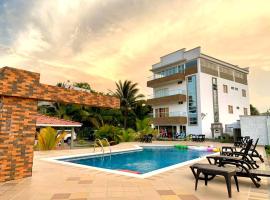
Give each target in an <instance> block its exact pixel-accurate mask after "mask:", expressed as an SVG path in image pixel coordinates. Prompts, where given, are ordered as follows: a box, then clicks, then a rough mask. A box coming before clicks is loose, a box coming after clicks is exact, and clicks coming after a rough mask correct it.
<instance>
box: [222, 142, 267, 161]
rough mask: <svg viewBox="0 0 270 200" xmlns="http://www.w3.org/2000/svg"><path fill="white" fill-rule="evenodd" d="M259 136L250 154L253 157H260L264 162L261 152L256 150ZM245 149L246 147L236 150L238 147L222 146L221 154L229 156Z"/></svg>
mask: <svg viewBox="0 0 270 200" xmlns="http://www.w3.org/2000/svg"><path fill="white" fill-rule="evenodd" d="M258 141H259V138H257V140H256V142H255V144H254V145H252V146H251V148H250V150H249V152H248V155H249V156H250V157H252V158H259V159H260V160H261V162H264V160H263V157H262V155H260V154H259V152H258V151H257V150H256V147H257V144H258ZM244 151H245V148H242V149H241V150H240V151H237V150H236V147H227V146H225V147H222V150H221V153H220V154H221V155H227V156H233V155H237V154H239V152H240V153H243V152H244Z"/></svg>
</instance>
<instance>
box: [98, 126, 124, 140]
mask: <svg viewBox="0 0 270 200" xmlns="http://www.w3.org/2000/svg"><path fill="white" fill-rule="evenodd" d="M121 135H122V134H121V129H120V128H118V127H115V126H112V125H104V126H102V127H100V128H99V129H98V130H97V131H96V132H95V137H96V138H97V139H100V140H101V139H103V138H107V140H108V141H109V142H111V141H114V142H115V143H119V142H120V141H121Z"/></svg>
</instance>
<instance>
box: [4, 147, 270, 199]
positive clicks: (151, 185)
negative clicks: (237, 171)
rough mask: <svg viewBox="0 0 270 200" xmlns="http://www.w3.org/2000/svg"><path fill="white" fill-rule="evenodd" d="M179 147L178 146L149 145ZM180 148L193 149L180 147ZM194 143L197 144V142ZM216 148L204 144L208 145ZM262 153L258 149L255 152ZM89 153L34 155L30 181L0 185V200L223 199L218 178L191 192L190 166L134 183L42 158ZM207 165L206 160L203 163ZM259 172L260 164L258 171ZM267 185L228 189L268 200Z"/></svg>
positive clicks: (240, 195)
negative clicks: (238, 190)
mask: <svg viewBox="0 0 270 200" xmlns="http://www.w3.org/2000/svg"><path fill="white" fill-rule="evenodd" d="M154 143H159V144H160V143H161V144H176V143H177V144H179V142H154ZM181 143H182V144H183V143H185V144H194V143H192V142H188V143H187V142H181ZM134 144H138V143H122V144H119V145H116V146H114V147H113V150H118V149H125V148H131V147H133V145H134ZM196 144H197V143H196ZM210 144H214V145H215V146H220V145H221V144H220V143H209V142H205V143H203V145H205V146H207V145H210ZM260 150H261V151H262V148H261V149H260ZM92 151H93V149H76V150H58V151H48V152H35V158H34V167H33V176H32V177H31V178H26V179H22V180H16V181H10V182H6V183H1V184H0V199H1V200H60V199H61V200H88V199H89V200H91V199H96V200H105V199H108V200H110V199H112V200H135V199H136V200H144V199H145V200H160V199H161V200H217V199H228V196H227V191H226V186H225V181H224V178H222V177H217V178H215V179H214V180H212V181H210V182H209V184H208V186H204V183H203V182H200V183H199V186H198V190H197V191H196V192H195V191H194V178H193V175H192V173H191V171H190V169H189V166H184V167H180V168H176V169H173V170H170V171H167V172H164V173H161V174H158V175H155V176H152V177H150V178H146V179H138V178H132V177H127V176H123V175H117V174H111V173H105V172H101V171H97V170H90V169H82V168H79V167H71V166H64V165H61V164H55V163H50V162H47V161H43V160H41V158H46V157H52V156H60V155H72V154H79V153H89V152H92ZM203 162H206V161H203ZM262 167H263V168H264V167H265V165H263V166H262ZM268 181H269V180H267V179H266V178H264V179H263V180H262V183H261V184H262V186H261V187H260V188H254V186H253V184H252V183H251V181H250V180H249V179H247V178H239V184H240V192H239V193H238V192H237V190H236V187H235V184H234V183H233V185H232V194H233V197H232V199H237V200H259V199H270V196H269V194H270V191H269V190H270V189H269V188H270V184H269V183H268Z"/></svg>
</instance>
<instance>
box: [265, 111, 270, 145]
mask: <svg viewBox="0 0 270 200" xmlns="http://www.w3.org/2000/svg"><path fill="white" fill-rule="evenodd" d="M266 126H267V136H268V141H267V144H268V145H270V116H267V117H266Z"/></svg>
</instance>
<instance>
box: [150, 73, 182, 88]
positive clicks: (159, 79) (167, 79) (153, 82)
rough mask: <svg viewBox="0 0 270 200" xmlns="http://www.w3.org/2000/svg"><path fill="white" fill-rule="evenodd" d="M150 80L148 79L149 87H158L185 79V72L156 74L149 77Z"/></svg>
mask: <svg viewBox="0 0 270 200" xmlns="http://www.w3.org/2000/svg"><path fill="white" fill-rule="evenodd" d="M149 79H150V80H149V81H147V87H152V88H154V87H158V86H160V85H162V84H164V83H166V84H168V83H172V82H178V81H184V80H185V73H183V72H182V73H176V74H171V75H168V76H161V75H154V76H153V77H149Z"/></svg>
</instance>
